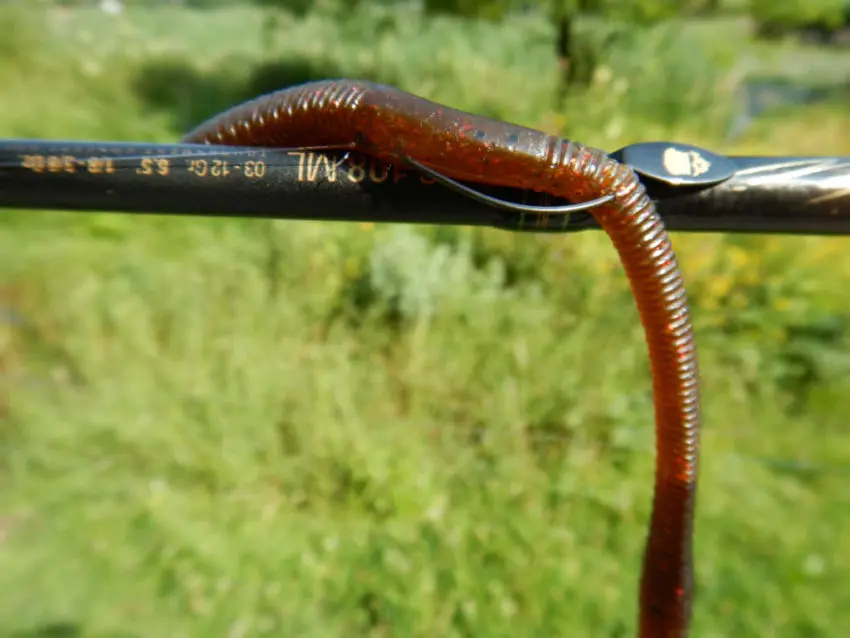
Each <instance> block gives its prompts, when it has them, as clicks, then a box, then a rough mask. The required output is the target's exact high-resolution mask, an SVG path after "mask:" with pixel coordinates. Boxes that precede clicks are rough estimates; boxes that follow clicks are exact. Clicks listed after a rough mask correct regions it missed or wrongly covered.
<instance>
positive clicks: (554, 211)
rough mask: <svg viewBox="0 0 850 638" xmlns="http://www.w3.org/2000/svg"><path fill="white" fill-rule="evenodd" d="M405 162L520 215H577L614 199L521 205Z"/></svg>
mask: <svg viewBox="0 0 850 638" xmlns="http://www.w3.org/2000/svg"><path fill="white" fill-rule="evenodd" d="M405 161H406V162H409V163H410V164H412V165H413V166H414V167H415V168H416V169H417V170H420V171H422V172H423V173H425V174H426V175H428V176H429V177H431V178H433V179H434V180H436V181H437V182H439V183H441V184H443V185H444V186H446V187H448V188H451V189H452V190H455V191H457V192H459V193H461V194H462V195H466V196H467V197H469V198H471V199H475V200H478V201H480V202H483V203H484V204H487V205H488V206H493V207H495V208H501V209H503V210H509V211H516V212H520V213H542V214H547V215H568V214H570V213H577V212H580V211H585V210H589V209H591V208H596V207H597V206H600V205H601V204H606V203H608V202H610V201H611V200H612V199H614V195H613V194H608V195H603V196H602V197H598V198H597V199H593V200H590V201H589V202H583V203H581V204H564V205H562V206H533V205H530V204H519V203H517V202H508V201H505V200H503V199H499V198H498V197H492V196H490V195H486V194H485V193H481V192H479V191H477V190H475V189H474V188H470V187H469V186H466V185H465V184H461V183H460V182H456V181H455V180H453V179H452V178H451V177H446V176H445V175H443V174H442V173H438V172H437V171H435V170H434V169H432V168H429V167H428V166H425V165H424V164H421V163H420V162H417V161H416V160H415V159H412V158H410V157H405Z"/></svg>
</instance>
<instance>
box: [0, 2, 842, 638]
mask: <svg viewBox="0 0 850 638" xmlns="http://www.w3.org/2000/svg"><path fill="white" fill-rule="evenodd" d="M0 11H3V12H6V13H2V12H0V24H2V25H4V28H3V32H4V33H8V34H10V37H9V38H8V39H7V40H6V41H5V44H3V45H0V56H2V58H0V96H2V99H0V135H3V136H7V137H25V136H33V137H59V138H61V137H68V138H76V139H107V138H112V139H139V140H171V139H175V138H176V137H177V136H178V135H179V134H180V132H181V131H182V130H184V129H186V128H188V126H189V125H191V124H192V123H194V122H196V121H197V120H199V119H200V118H202V117H204V116H206V115H209V114H211V113H213V112H215V111H217V110H219V109H220V108H223V107H225V106H227V105H229V104H230V103H233V102H235V101H237V100H238V99H242V98H244V97H248V96H249V95H252V94H253V93H255V92H258V91H259V90H261V89H262V90H265V89H266V88H272V87H273V86H274V85H275V84H276V83H278V84H279V83H281V82H283V81H301V80H305V79H309V78H311V77H316V76H319V77H321V76H365V77H370V78H374V79H378V80H382V81H388V82H393V83H395V84H397V85H399V86H401V87H403V88H405V89H408V90H411V91H414V92H417V93H420V94H423V95H427V96H428V97H431V98H432V99H436V100H440V101H445V102H448V103H451V104H452V105H455V106H458V107H461V108H466V109H470V110H474V111H478V112H482V113H485V114H489V115H494V116H497V117H502V118H505V119H510V120H513V121H517V122H521V123H523V124H527V125H531V126H537V127H540V128H546V129H549V130H552V131H561V132H563V133H564V134H569V135H570V136H572V137H575V138H577V139H580V140H582V141H586V142H588V143H591V144H594V145H596V146H600V147H603V148H616V147H617V146H620V145H623V144H625V143H628V142H629V141H634V140H641V139H652V138H657V137H666V138H668V139H669V138H672V137H677V138H679V139H683V140H688V141H692V142H697V143H705V144H707V145H711V146H712V147H714V148H717V149H719V150H722V151H727V152H742V153H744V152H746V153H758V152H774V153H783V154H793V153H800V154H812V153H823V154H829V153H834V154H848V153H850V127H848V126H847V123H848V119H847V114H846V110H845V109H842V108H841V104H840V100H839V101H838V105H837V106H836V103H835V101H833V102H829V101H827V102H824V103H823V104H820V105H815V106H809V107H807V108H805V109H798V110H795V111H785V112H782V113H781V114H779V115H777V116H776V117H772V118H769V119H765V120H764V121H760V122H758V123H757V124H756V125H755V126H754V127H753V128H752V129H751V130H749V131H748V133H747V134H746V135H745V136H744V137H743V138H742V139H741V140H739V141H738V142H737V143H736V144H735V145H734V146H733V145H731V144H729V143H725V142H723V139H722V135H723V131H724V130H725V126H726V125H727V123H728V119H729V117H730V108H731V107H730V104H731V103H732V101H733V95H734V92H735V89H736V87H737V86H738V85H739V83H740V81H741V71H740V68H739V64H738V60H739V59H740V56H742V55H746V56H754V58H755V59H757V60H759V61H760V62H759V64H761V65H762V66H760V67H759V68H760V69H762V70H763V71H765V72H766V73H767V72H769V73H773V72H775V71H776V68H774V67H771V60H773V59H775V58H774V57H772V56H773V55H774V54H775V50H773V49H767V48H765V47H763V46H750V45H749V44H748V43H747V41H746V38H745V37H744V31H741V29H742V27H741V25H740V24H739V23H738V22H734V23H732V22H728V21H723V20H720V21H716V22H714V23H711V22H705V23H696V24H687V25H684V26H682V25H668V26H666V27H660V28H658V29H657V30H656V31H653V32H651V33H649V34H647V35H644V36H638V35H634V36H632V40H628V41H622V42H619V44H617V46H614V47H613V48H612V50H611V51H610V52H609V53H607V54H606V55H607V57H606V59H605V60H604V61H603V63H602V64H601V67H600V70H599V72H598V73H597V76H596V77H595V79H594V81H593V82H592V83H591V85H590V86H589V87H588V88H587V89H586V90H585V91H583V92H582V93H580V94H576V95H573V96H571V97H570V98H569V99H568V100H567V102H566V104H565V105H564V106H563V107H562V108H561V107H559V108H556V107H555V104H556V102H555V99H554V96H555V93H556V87H555V84H554V82H555V63H554V60H552V59H550V57H549V48H550V44H549V41H548V40H547V38H549V36H550V34H549V33H548V31H547V27H546V25H545V24H544V23H542V22H537V21H535V20H533V19H528V20H527V21H525V22H521V23H518V24H514V25H512V26H510V27H499V26H494V25H489V26H488V25H483V24H470V23H458V22H455V21H452V20H448V19H445V20H435V21H427V22H426V21H422V20H421V19H420V18H418V17H417V16H416V15H414V14H412V13H405V12H404V10H399V11H397V12H392V11H388V10H380V9H374V8H370V9H367V10H365V11H363V12H362V13H358V14H357V15H355V16H353V17H352V18H351V19H350V20H347V21H345V22H343V23H334V22H330V21H328V20H322V19H319V18H317V17H315V16H313V17H309V18H307V19H306V20H304V21H295V20H294V19H285V20H284V21H283V22H282V24H281V26H280V27H279V30H278V31H277V32H276V33H275V36H274V37H273V38H271V39H269V38H268V37H267V36H266V35H265V34H264V31H263V16H262V15H261V14H259V13H257V12H254V11H251V10H248V9H244V8H233V9H226V10H221V11H208V12H191V11H186V10H180V9H175V8H172V9H160V10H142V9H137V10H133V11H131V12H129V13H127V14H126V15H124V16H122V17H119V18H110V17H109V16H105V15H102V14H100V13H98V12H97V11H86V10H74V11H62V10H44V9H38V10H35V9H26V10H24V11H21V10H20V9H19V8H18V9H14V8H13V9H7V8H5V7H3V8H0ZM585 28H586V29H587V31H588V33H594V31H593V29H602V28H608V27H606V26H605V25H599V24H596V25H594V24H592V23H589V24H587V25H586V26H585ZM735 29H738V30H739V31H735ZM730 33H740V35H741V37H737V38H734V39H732V41H731V42H732V43H731V44H730V39H729V38H725V39H724V38H721V37H719V35H720V34H725V35H728V34H730ZM697 42H701V43H702V44H703V45H704V46H702V48H700V47H699V46H697V44H696V43H697ZM781 46H785V45H781ZM805 55H806V56H808V57H807V58H806V59H808V60H812V59H815V58H817V59H822V58H823V56H828V55H831V54H828V53H822V52H816V51H815V52H809V51H807V52H805ZM818 56H820V57H818ZM835 59H836V60H839V59H838V58H835ZM840 61H841V60H839V62H840ZM839 62H836V63H835V66H834V69H835V74H836V77H838V76H840V74H841V73H842V69H846V67H844V66H841V64H839ZM842 63H843V62H842ZM818 68H821V69H824V68H827V66H826V65H823V64H822V65H821V66H820V67H818ZM789 73H790V71H789ZM520 96H521V97H520ZM780 115H781V117H780ZM674 240H675V244H676V246H677V250H678V252H679V255H680V261H681V262H682V264H683V268H684V269H685V273H686V279H687V282H688V286H689V289H690V290H691V296H692V298H693V304H694V315H695V321H696V325H697V332H698V338H699V342H700V345H701V350H700V353H701V363H702V374H703V379H704V384H705V391H704V393H705V394H704V396H705V398H704V411H705V434H704V449H705V452H704V461H703V466H702V472H701V486H700V490H701V491H700V497H699V509H698V523H697V524H698V527H697V539H696V558H697V566H698V598H697V603H696V614H695V625H694V631H693V635H694V636H696V637H706V638H707V637H718V638H719V637H721V636H736V637H739V636H767V635H771V636H774V635H775V636H794V637H820V636H830V637H832V636H836V637H838V636H844V635H845V633H846V628H847V627H848V626H850V612H848V610H850V584H848V583H850V580H848V575H850V558H848V557H850V536H848V535H847V534H846V529H847V527H848V525H850V513H848V512H850V508H848V505H850V502H848V496H847V489H846V479H847V473H848V468H850V449H848V444H847V442H846V426H845V424H846V420H845V418H844V417H843V416H842V415H843V414H845V413H846V410H847V408H848V407H850V405H849V404H850V399H848V397H850V392H848V390H850V381H848V374H847V373H848V366H850V351H848V347H847V336H846V334H845V333H846V329H845V328H846V326H847V323H848V315H850V307H848V305H847V303H846V295H845V294H844V293H845V291H846V290H847V285H848V283H849V282H850V260H848V258H847V257H846V251H845V250H844V246H845V242H844V241H843V240H842V239H822V238H793V237H789V238H761V237H720V236H714V235H705V236H699V235H690V236H677V237H675V238H674ZM0 273H2V276H0V305H2V306H3V308H4V309H6V310H7V311H8V310H13V311H14V313H15V314H16V315H19V316H20V318H21V319H20V321H12V320H11V318H9V317H7V318H6V319H7V320H5V321H2V322H0V450H2V453H1V454H2V456H0V459H2V464H0V472H2V474H1V475H0V476H2V484H0V537H2V538H3V540H2V541H0V589H2V591H4V592H5V594H4V596H2V597H0V633H2V634H3V635H18V636H23V635H30V636H33V635H41V636H48V635H75V636H141V635H145V636H147V635H158V636H159V635H161V636H166V635H169V636H171V635H174V636H248V635H250V636H260V635H275V636H279V635H303V636H323V637H326V636H351V635H363V636H376V637H377V636H388V635H399V636H434V635H441V636H470V635H475V636H493V637H499V636H540V635H568V636H611V637H614V636H629V635H633V634H634V618H635V615H636V614H635V611H636V610H635V598H636V583H637V566H638V565H639V564H640V555H641V551H642V547H643V537H644V533H645V529H644V526H645V522H646V516H647V514H648V505H649V497H650V483H651V481H650V476H651V472H652V463H653V453H652V403H651V395H650V386H649V381H648V370H647V361H646V353H645V347H644V344H643V335H642V332H641V329H640V326H639V324H638V321H637V315H636V311H635V309H634V307H633V302H632V300H631V298H630V296H629V292H628V286H627V284H626V281H625V278H624V276H623V274H622V272H621V269H620V267H619V265H618V262H617V258H616V254H615V253H614V251H613V249H612V248H611V247H610V246H609V244H608V240H607V239H606V238H605V237H604V236H602V235H600V234H590V233H589V234H582V235H581V236H580V237H579V236H576V237H569V238H557V237H534V236H525V235H517V234H508V233H503V232H498V231H486V230H471V229H411V228H406V227H395V226H386V227H374V226H369V225H343V224H328V225H321V224H314V223H280V222H269V221H260V220H254V221H250V220H203V221H201V220H190V219H172V218H150V217H138V218H131V217H123V216H117V215H104V214H99V215H91V216H88V215H74V214H68V213H56V212H33V211H3V213H2V217H0ZM6 314H10V313H9V312H7V313H6ZM4 316H5V315H4ZM51 627H52V629H51ZM57 628H58V629H57ZM50 631H54V633H53V634H51V633H49V632H50ZM58 631H64V632H65V633H64V634H57V633H56V632H58ZM39 632H40V633H39Z"/></svg>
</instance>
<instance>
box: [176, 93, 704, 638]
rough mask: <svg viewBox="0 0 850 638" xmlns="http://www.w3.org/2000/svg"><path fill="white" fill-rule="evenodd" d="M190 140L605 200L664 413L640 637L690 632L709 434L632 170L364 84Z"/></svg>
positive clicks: (680, 290)
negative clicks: (334, 153) (317, 153)
mask: <svg viewBox="0 0 850 638" xmlns="http://www.w3.org/2000/svg"><path fill="white" fill-rule="evenodd" d="M183 141H185V142H194V143H207V144H225V145H238V146H264V147H315V146H321V147H329V148H340V149H351V150H355V151H359V152H363V153H366V154H368V155H370V156H372V157H374V158H376V159H379V160H385V161H388V162H391V163H398V164H405V163H407V164H412V165H414V166H419V167H425V168H426V169H428V170H430V171H433V172H435V173H438V174H441V175H443V176H445V177H447V178H451V179H453V180H463V181H470V182H476V183H481V184H490V185H496V186H508V187H514V188H519V189H526V190H534V191H538V192H541V193H547V194H549V195H552V196H555V197H561V198H564V199H567V200H569V201H573V202H587V201H590V200H601V203H599V204H598V205H596V206H595V207H593V208H591V209H590V212H591V213H592V214H593V216H594V217H595V218H596V219H597V221H598V222H599V225H600V226H601V227H602V228H603V230H605V232H606V233H607V234H608V236H609V237H610V238H611V241H612V242H613V244H614V246H615V247H616V249H617V251H618V253H619V256H620V260H621V262H622V264H623V267H624V269H625V271H626V275H627V276H628V279H629V282H630V285H631V289H632V293H633V295H634V297H635V301H636V303H637V307H638V311H639V314H640V318H641V322H642V324H643V327H644V332H645V334H646V342H647V345H648V350H649V357H650V366H651V371H652V384H653V401H654V406H655V431H656V462H655V483H654V495H653V504H652V514H651V517H650V523H649V534H648V537H647V542H646V549H645V552H644V561H643V570H642V575H641V582H640V599H639V607H640V617H639V620H638V626H639V630H638V635H639V638H684V637H685V636H687V634H688V629H689V625H690V617H691V605H692V596H693V558H692V537H693V524H694V508H695V503H696V488H697V462H698V456H699V429H700V405H699V404H700V399H699V381H698V368H697V357H696V348H695V344H694V338H693V330H692V326H691V319H690V311H689V307H688V300H687V295H686V292H685V287H684V282H683V279H682V274H681V271H680V269H679V266H678V263H677V261H676V256H675V254H674V252H673V247H672V244H671V242H670V238H669V236H668V234H667V231H666V229H665V228H664V224H663V222H662V220H661V218H660V216H659V215H658V213H657V212H656V210H655V207H654V205H653V203H652V201H651V199H650V198H649V196H648V195H647V193H646V191H645V189H644V187H643V185H642V184H641V182H640V181H639V179H638V178H637V176H636V175H635V173H634V171H632V170H631V169H630V168H629V167H627V166H625V165H623V164H620V163H618V162H617V161H615V160H614V159H612V158H610V157H608V156H607V155H606V154H605V153H604V152H603V151H601V150H598V149H595V148H590V147H587V146H583V145H581V144H578V143H575V142H572V141H569V140H566V139H562V138H559V137H555V136H551V135H548V134H546V133H543V132H541V131H536V130H533V129H529V128H525V127H521V126H516V125H513V124H508V123H505V122H500V121H497V120H492V119H489V118H485V117H481V116H478V115H473V114H470V113H465V112H463V111H459V110H456V109H452V108H449V107H446V106H442V105H440V104H436V103H434V102H430V101H428V100H425V99H422V98H419V97H416V96H414V95H411V94H409V93H406V92H404V91H400V90H398V89H395V88H392V87H389V86H384V85H379V84H374V83H370V82H362V81H354V80H328V81H319V82H311V83H307V84H303V85H300V86H295V87H291V88H287V89H284V90H281V91H277V92H275V93H270V94H268V95H264V96H261V97H259V98H256V99H254V100H251V101H248V102H245V103H244V104H241V105H238V106H235V107H233V108H232V109H230V110H228V111H225V112H223V113H221V114H219V115H217V116H214V117H213V118H211V119H210V120H208V121H207V122H205V123H203V124H201V125H200V126H199V127H198V128H196V129H195V130H194V131H192V132H191V133H189V134H188V135H187V136H186V137H185V138H184V140H183Z"/></svg>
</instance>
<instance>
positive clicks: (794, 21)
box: [750, 0, 848, 27]
mask: <svg viewBox="0 0 850 638" xmlns="http://www.w3.org/2000/svg"><path fill="white" fill-rule="evenodd" d="M847 8H848V4H847V2H846V0H750V14H751V15H752V17H753V18H754V19H756V20H758V21H759V22H763V23H770V24H772V25H776V26H777V27H794V26H801V25H806V24H811V23H814V22H823V23H824V24H827V25H833V26H834V25H836V24H837V23H838V21H839V20H840V18H841V15H842V11H846V10H847Z"/></svg>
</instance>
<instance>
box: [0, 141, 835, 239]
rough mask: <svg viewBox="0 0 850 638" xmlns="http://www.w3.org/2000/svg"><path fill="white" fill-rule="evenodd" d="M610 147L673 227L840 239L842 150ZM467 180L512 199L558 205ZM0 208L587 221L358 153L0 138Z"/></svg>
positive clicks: (556, 227) (552, 224)
mask: <svg viewBox="0 0 850 638" xmlns="http://www.w3.org/2000/svg"><path fill="white" fill-rule="evenodd" d="M612 156H614V157H616V158H618V159H620V161H624V162H626V163H628V164H629V165H630V166H632V167H633V168H634V169H635V171H636V172H637V173H638V174H639V175H640V176H641V179H642V180H643V182H644V184H645V185H646V187H647V190H648V191H649V193H650V195H651V196H652V198H653V199H654V200H655V201H656V204H657V206H658V210H659V212H660V214H661V215H662V217H663V218H664V220H665V223H666V225H667V227H668V229H670V230H674V231H691V232H758V233H806V234H850V158H842V157H810V158H804V157H722V156H718V155H714V154H712V153H710V152H708V151H704V150H702V149H696V148H695V147H690V146H686V145H681V144H673V143H647V144H635V145H632V146H629V147H626V148H625V149H621V150H620V151H617V152H616V153H613V154H612ZM683 162H684V163H683ZM683 166H684V167H685V168H684V169H682V167H683ZM706 167H708V168H706ZM680 169H681V170H680ZM689 171H690V172H689ZM469 185H470V186H473V187H474V188H476V189H478V190H480V191H482V192H485V193H487V194H489V195H492V196H496V197H499V198H501V199H504V200H507V201H513V202H519V203H523V204H532V205H537V206H545V205H561V204H565V203H569V202H566V201H565V200H561V199H558V198H553V197H549V196H547V195H544V194H540V193H534V192H530V191H521V190H517V189H508V188H494V187H489V186H484V185H479V184H469ZM0 208H18V209H55V210H68V211H110V212H116V213H146V214H166V215H200V216H226V217H257V218H273V219H293V220H324V221H360V222H398V223H421V224H451V225H469V226H493V227H496V228H502V229H508V230H517V231H531V232H570V231H578V230H584V229H590V228H598V225H597V224H596V221H595V220H594V219H593V217H592V216H591V215H590V214H589V213H586V212H582V213H574V214H572V215H545V214H521V213H514V212H510V211H503V210H497V209H495V208H492V207H489V206H487V205H485V204H482V203H480V202H477V201H473V200H471V199H469V198H468V197H465V196H463V195H461V194H458V193H456V192H454V191H452V190H449V189H447V188H444V187H443V186H441V185H439V184H437V183H434V182H433V180H431V179H429V178H427V177H425V176H424V175H422V174H420V173H418V172H417V171H415V170H413V169H409V168H405V167H401V166H396V165H388V164H386V163H382V162H379V161H377V160H375V159H373V158H369V157H366V156H362V155H357V154H345V153H341V152H340V153H333V152H315V151H309V150H304V149H269V148H257V147H248V148H245V147H224V146H208V145H198V144H142V143H125V142H75V141H56V140H0Z"/></svg>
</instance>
